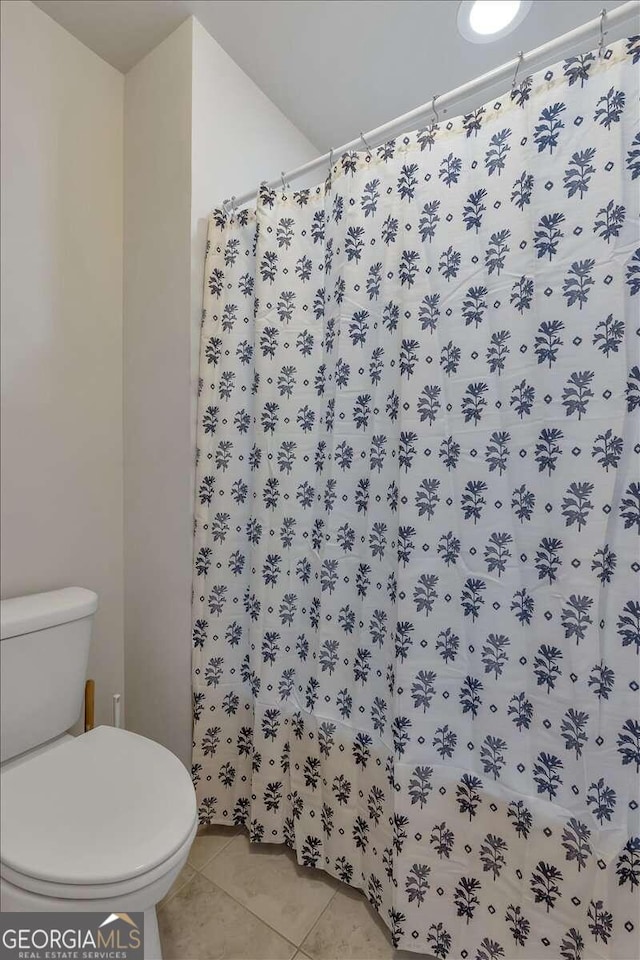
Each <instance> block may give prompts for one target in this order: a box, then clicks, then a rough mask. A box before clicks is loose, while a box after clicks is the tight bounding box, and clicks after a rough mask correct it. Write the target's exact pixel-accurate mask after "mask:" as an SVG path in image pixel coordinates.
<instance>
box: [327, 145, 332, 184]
mask: <svg viewBox="0 0 640 960" xmlns="http://www.w3.org/2000/svg"><path fill="white" fill-rule="evenodd" d="M332 172H333V147H329V170H328V172H327V176H328V179H329V180H331V174H332Z"/></svg>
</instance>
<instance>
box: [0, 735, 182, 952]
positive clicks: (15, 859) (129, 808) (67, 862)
mask: <svg viewBox="0 0 640 960" xmlns="http://www.w3.org/2000/svg"><path fill="white" fill-rule="evenodd" d="M0 780H1V784H0V789H1V793H2V809H1V811H0V826H1V833H2V844H1V846H0V851H1V852H0V908H1V909H2V910H3V911H9V910H16V911H25V910H26V911H36V910H38V911H40V910H42V911H47V912H50V911H60V910H65V911H67V910H83V911H87V910H88V911H92V912H105V913H114V912H118V913H121V912H125V913H132V912H136V911H143V912H144V914H145V957H148V958H149V960H158V958H160V956H161V952H160V943H159V939H158V932H157V923H156V918H155V906H156V903H158V901H159V900H161V899H162V897H164V896H165V894H166V893H167V892H168V890H169V889H170V887H171V885H172V883H173V881H174V879H175V877H176V876H177V874H178V873H179V871H180V869H181V868H182V866H183V865H184V863H185V861H186V859H187V856H188V854H189V849H190V847H191V844H192V842H193V838H194V836H195V833H196V830H197V817H196V803H195V796H194V792H193V787H192V785H191V780H190V778H189V775H188V774H187V771H186V770H185V768H184V767H183V766H182V764H181V763H180V761H179V760H178V759H177V758H176V757H175V756H174V755H173V754H172V753H170V752H169V751H168V750H166V749H165V748H164V747H162V746H160V745H159V744H157V743H154V742H153V741H152V740H148V739H146V738H145V737H140V736H137V735H136V734H134V733H129V732H128V731H126V730H118V729H115V728H113V727H97V728H96V729H95V730H92V731H90V732H89V733H85V734H83V735H82V736H80V737H77V738H74V737H64V738H61V739H60V740H58V741H56V742H55V743H54V744H52V745H50V746H49V747H48V748H47V749H44V750H39V751H37V752H36V753H35V755H33V756H31V755H27V756H26V757H25V756H22V757H19V758H18V759H16V760H14V761H13V762H11V761H10V762H9V763H7V764H4V765H3V766H2V768H1V769H0Z"/></svg>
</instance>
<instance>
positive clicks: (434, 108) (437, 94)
mask: <svg viewBox="0 0 640 960" xmlns="http://www.w3.org/2000/svg"><path fill="white" fill-rule="evenodd" d="M439 96H440V94H439V93H436V94H435V96H434V98H433V100H432V101H431V109H432V110H433V114H434V116H435V118H436V123H440V117H439V116H438V111H437V110H436V100H437V99H438V97H439Z"/></svg>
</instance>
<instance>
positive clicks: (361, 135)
mask: <svg viewBox="0 0 640 960" xmlns="http://www.w3.org/2000/svg"><path fill="white" fill-rule="evenodd" d="M360 139H361V140H362V142H363V143H364V145H365V148H366V151H367V153H368V154H369V156H372V154H371V147H370V146H369V144H368V143H367V141H366V140H365V138H364V133H363V132H362V130H361V131H360Z"/></svg>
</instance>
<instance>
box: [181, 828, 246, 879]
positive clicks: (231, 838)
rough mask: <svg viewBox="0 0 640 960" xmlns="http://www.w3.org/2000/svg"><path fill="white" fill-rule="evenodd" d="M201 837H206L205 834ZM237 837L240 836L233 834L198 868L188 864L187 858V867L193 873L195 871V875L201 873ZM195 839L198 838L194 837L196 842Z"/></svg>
mask: <svg viewBox="0 0 640 960" xmlns="http://www.w3.org/2000/svg"><path fill="white" fill-rule="evenodd" d="M202 836H206V834H202ZM238 836H240V834H238V833H236V834H234V835H233V836H231V837H229V839H228V840H227V842H226V843H225V844H224V845H223V846H222V847H220V849H219V850H216V852H215V853H214V854H212V855H211V856H210V857H209V859H208V860H207V861H206V862H205V863H203V864H202V865H201V866H200V867H194V865H193V864H192V863H191V862H190V860H189V859H188V858H187V863H188V864H189V866H190V867H191V869H192V870H195V871H196V873H202V871H203V870H204V868H205V867H208V866H209V864H210V863H212V861H213V860H215V859H216V857H217V856H219V855H220V854H221V853H222V852H223V850H226V849H227V847H228V846H229V844H231V843H233V841H234V840H235V839H236V837H238ZM197 839H198V838H197V837H196V840H197Z"/></svg>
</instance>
